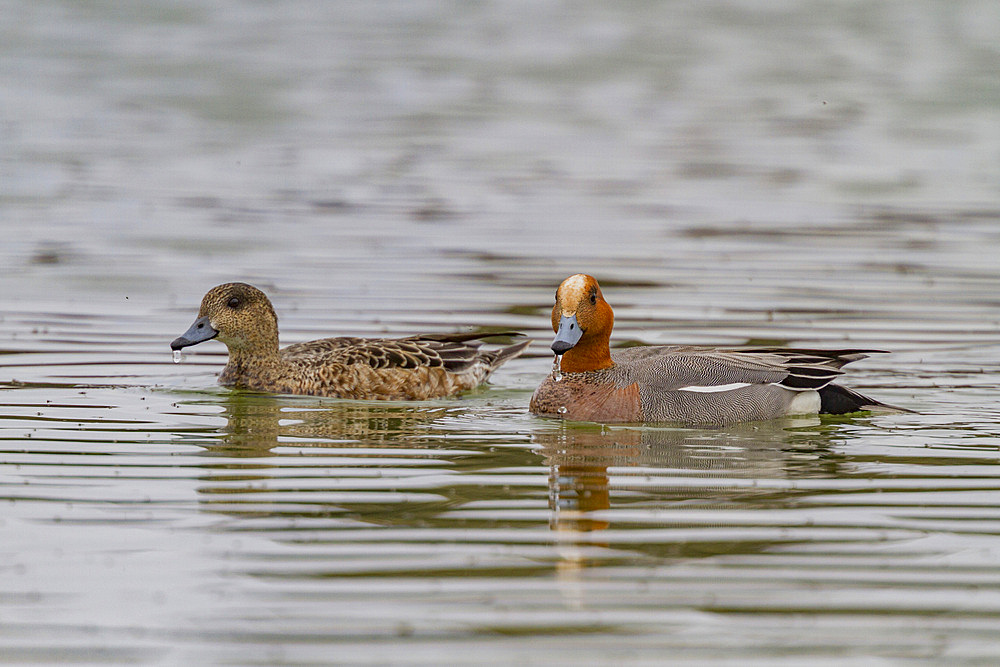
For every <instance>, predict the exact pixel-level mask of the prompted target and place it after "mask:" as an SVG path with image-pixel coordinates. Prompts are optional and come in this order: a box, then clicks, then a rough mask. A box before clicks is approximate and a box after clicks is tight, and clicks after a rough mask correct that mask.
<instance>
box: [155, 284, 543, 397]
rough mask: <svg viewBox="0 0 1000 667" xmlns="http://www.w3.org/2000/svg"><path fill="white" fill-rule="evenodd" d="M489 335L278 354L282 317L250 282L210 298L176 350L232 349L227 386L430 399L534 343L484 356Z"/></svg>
mask: <svg viewBox="0 0 1000 667" xmlns="http://www.w3.org/2000/svg"><path fill="white" fill-rule="evenodd" d="M484 335H487V336H488V335H489V334H424V335H418V336H411V337H408V338H324V339H321V340H314V341H309V342H307V343H297V344H295V345H289V346H288V347H286V348H284V349H280V350H279V349H278V318H277V316H276V315H275V312H274V308H273V306H272V305H271V302H270V301H269V300H268V298H267V296H265V295H264V293H263V292H261V291H260V290H258V289H257V288H255V287H252V286H250V285H247V284H245V283H226V284H224V285H219V286H218V287H213V288H212V289H211V290H209V292H208V293H207V294H206V295H205V297H204V299H203V300H202V303H201V309H200V310H199V312H198V319H197V320H195V323H194V324H193V325H192V326H191V328H190V329H189V330H188V331H187V332H186V333H185V334H184V335H183V336H181V337H180V338H177V339H176V340H175V341H174V342H173V343H171V347H173V348H174V349H180V348H182V347H186V346H188V345H194V344H196V343H199V342H202V341H204V340H208V339H210V338H213V337H216V338H218V339H219V340H220V341H221V342H223V343H225V344H226V347H227V348H228V349H229V363H227V364H226V367H225V369H223V371H222V374H221V375H220V376H219V382H220V383H221V384H223V385H227V386H233V387H238V388H243V389H253V390H257V391H267V392H274V393H282V394H308V395H312V396H331V397H336V398H352V399H359V400H371V399H386V400H424V399H429V398H437V397H441V396H449V395H451V394H455V393H457V392H460V391H466V390H469V389H473V388H475V387H477V386H478V385H479V384H481V383H482V382H484V381H485V380H486V379H487V378H488V377H489V375H490V373H492V372H493V371H494V370H496V369H497V368H498V367H499V366H500V365H501V364H503V363H504V362H506V361H507V360H509V359H512V358H514V357H516V356H517V355H518V354H520V353H521V352H522V351H523V350H524V348H525V347H527V345H528V341H524V342H521V343H517V344H515V345H510V346H508V347H504V348H500V349H498V350H493V351H490V352H482V351H480V350H479V349H478V348H479V345H480V343H479V341H478V339H480V338H482V337H483V336H484Z"/></svg>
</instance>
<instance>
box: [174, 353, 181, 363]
mask: <svg viewBox="0 0 1000 667" xmlns="http://www.w3.org/2000/svg"><path fill="white" fill-rule="evenodd" d="M174 363H175V364H179V363H181V351H180V350H174Z"/></svg>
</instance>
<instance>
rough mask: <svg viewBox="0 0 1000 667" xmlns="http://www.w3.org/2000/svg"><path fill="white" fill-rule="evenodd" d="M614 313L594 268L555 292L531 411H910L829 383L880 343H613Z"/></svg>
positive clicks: (726, 419) (719, 419)
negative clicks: (547, 361) (548, 363)
mask: <svg viewBox="0 0 1000 667" xmlns="http://www.w3.org/2000/svg"><path fill="white" fill-rule="evenodd" d="M614 322H615V316H614V311H613V310H612V309H611V306H610V305H609V304H608V302H607V301H606V300H605V299H604V295H603V293H602V292H601V286H600V285H599V284H598V282H597V280H596V279H595V278H594V277H593V276H590V275H587V274H583V273H578V274H575V275H572V276H570V277H568V278H566V279H565V280H564V281H562V283H561V284H560V285H559V288H558V289H557V290H556V297H555V306H554V307H553V308H552V330H553V331H554V332H555V334H556V335H555V339H554V340H553V341H552V346H551V347H552V351H553V352H554V353H555V354H556V357H555V364H554V366H553V371H552V373H551V374H550V375H548V376H547V377H546V378H545V379H544V380H543V381H542V383H541V384H540V385H539V386H538V388H537V389H536V390H535V392H534V394H533V395H532V397H531V401H530V404H529V410H530V411H531V412H532V413H533V414H535V415H540V416H544V417H555V418H560V419H566V420H574V421H590V422H604V423H622V422H627V423H652V422H680V423H687V424H704V425H727V424H735V423H740V422H752V421H758V420H766V419H775V418H778V417H784V416H791V415H808V414H819V413H826V414H847V413H853V412H861V411H871V410H881V411H886V412H909V410H906V409H904V408H898V407H896V406H892V405H888V404H886V403H881V402H879V401H877V400H875V399H872V398H869V397H867V396H863V395H862V394H860V393H858V392H856V391H853V390H851V389H848V388H847V387H844V386H842V385H839V384H835V383H834V382H833V381H834V380H835V379H837V378H838V377H840V376H841V375H842V374H843V371H842V370H841V368H842V367H843V366H845V365H846V364H849V363H851V362H854V361H858V360H860V359H864V358H866V357H867V356H869V355H870V354H873V353H880V352H882V351H881V350H862V349H841V350H817V349H793V348H780V347H758V348H739V347H733V348H718V347H700V346H679V345H640V346H636V347H628V348H624V349H615V350H611V349H610V340H611V331H612V329H613V328H614Z"/></svg>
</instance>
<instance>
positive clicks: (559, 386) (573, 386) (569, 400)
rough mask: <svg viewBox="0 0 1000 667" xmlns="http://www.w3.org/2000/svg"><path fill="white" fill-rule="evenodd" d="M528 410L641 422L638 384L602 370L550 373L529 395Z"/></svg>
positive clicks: (566, 416)
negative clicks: (617, 378)
mask: <svg viewBox="0 0 1000 667" xmlns="http://www.w3.org/2000/svg"><path fill="white" fill-rule="evenodd" d="M530 410H531V412H533V413H534V414H537V415H544V416H547V417H561V418H563V419H572V420H576V421H595V422H641V421H643V414H642V405H641V401H640V396H639V386H638V385H637V384H636V383H634V382H633V383H629V384H622V383H620V382H618V381H616V378H615V377H614V376H613V374H610V373H605V372H602V371H593V372H587V373H562V374H561V375H555V376H553V375H550V376H549V377H547V378H545V380H544V381H543V382H542V384H541V385H539V386H538V389H536V390H535V393H534V394H533V395H532V397H531V404H530Z"/></svg>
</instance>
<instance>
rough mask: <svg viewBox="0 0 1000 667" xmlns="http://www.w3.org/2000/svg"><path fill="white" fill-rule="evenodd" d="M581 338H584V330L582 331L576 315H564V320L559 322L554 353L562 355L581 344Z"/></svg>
mask: <svg viewBox="0 0 1000 667" xmlns="http://www.w3.org/2000/svg"><path fill="white" fill-rule="evenodd" d="M581 336H583V330H582V329H580V323H579V322H577V321H576V315H570V316H569V317H566V316H565V315H563V316H562V319H560V320H559V330H558V331H557V332H556V338H555V340H554V341H552V351H553V352H555V353H556V354H562V353H563V352H565V351H566V350H569V349H570V348H572V347H573V346H574V345H576V344H577V343H579V342H580V337H581Z"/></svg>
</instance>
